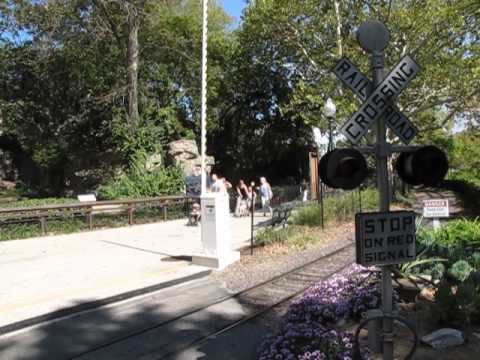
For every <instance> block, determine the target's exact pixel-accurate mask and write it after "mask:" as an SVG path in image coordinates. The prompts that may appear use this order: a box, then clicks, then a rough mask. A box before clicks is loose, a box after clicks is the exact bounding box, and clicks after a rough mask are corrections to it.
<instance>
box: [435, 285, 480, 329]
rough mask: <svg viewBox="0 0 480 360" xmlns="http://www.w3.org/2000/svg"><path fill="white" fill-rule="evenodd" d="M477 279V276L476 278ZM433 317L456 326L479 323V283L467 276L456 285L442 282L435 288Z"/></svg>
mask: <svg viewBox="0 0 480 360" xmlns="http://www.w3.org/2000/svg"><path fill="white" fill-rule="evenodd" d="M477 277H478V276H477ZM433 316H435V318H438V319H440V320H441V321H442V322H446V323H451V324H454V325H457V326H464V325H465V324H470V323H475V324H479V323H480V282H479V281H478V279H477V278H475V276H469V277H467V278H466V279H465V280H464V281H462V282H461V283H460V284H458V285H454V284H452V283H451V282H450V281H448V280H442V281H441V282H440V284H439V285H438V287H437V293H436V295H435V306H434V307H433Z"/></svg>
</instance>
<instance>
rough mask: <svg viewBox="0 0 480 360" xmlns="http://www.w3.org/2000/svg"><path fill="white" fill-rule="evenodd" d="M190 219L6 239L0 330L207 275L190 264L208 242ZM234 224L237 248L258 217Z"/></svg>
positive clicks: (0, 251) (0, 270)
mask: <svg viewBox="0 0 480 360" xmlns="http://www.w3.org/2000/svg"><path fill="white" fill-rule="evenodd" d="M265 219H266V218H264V217H257V219H256V221H255V222H256V223H258V222H260V221H265ZM185 223H186V220H177V221H169V222H162V223H155V224H147V225H136V226H131V227H125V228H116V229H107V230H99V231H91V232H84V233H77V234H69V235H59V236H50V237H39V238H32V239H28V240H13V241H4V242H0V274H2V277H1V280H0V314H1V316H0V327H1V326H5V325H7V324H11V323H14V322H19V321H22V320H25V319H29V318H32V317H35V316H39V315H42V314H46V313H51V312H54V311H58V310H60V309H65V308H71V307H73V306H79V304H85V303H89V302H90V303H91V302H95V301H98V300H99V299H105V298H107V297H111V296H114V295H118V294H122V293H126V292H129V291H132V290H136V289H140V288H145V287H149V286H152V285H155V284H159V283H166V282H171V281H172V280H178V279H185V278H189V277H192V276H195V275H198V274H202V273H205V272H206V271H208V270H209V269H207V268H204V267H201V266H195V265H192V264H191V263H190V261H189V260H190V257H191V255H192V254H193V253H194V252H196V251H198V250H199V249H201V247H202V245H201V238H200V230H201V228H200V226H199V227H190V226H185ZM231 226H232V237H233V238H232V243H233V248H235V249H239V248H242V247H244V246H247V245H248V244H249V241H250V240H249V239H250V218H240V219H238V218H232V219H231Z"/></svg>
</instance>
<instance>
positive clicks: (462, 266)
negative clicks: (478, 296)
mask: <svg viewBox="0 0 480 360" xmlns="http://www.w3.org/2000/svg"><path fill="white" fill-rule="evenodd" d="M472 271H473V267H472V266H471V265H470V264H469V263H468V262H467V261H465V260H458V261H457V262H456V263H455V264H453V265H452V267H451V268H450V270H449V273H450V274H451V275H452V276H453V277H454V278H455V279H456V280H458V281H465V280H466V279H467V278H468V277H469V276H470V273H471V272H472Z"/></svg>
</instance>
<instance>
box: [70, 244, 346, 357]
mask: <svg viewBox="0 0 480 360" xmlns="http://www.w3.org/2000/svg"><path fill="white" fill-rule="evenodd" d="M353 246H354V244H352V243H349V244H347V245H344V246H342V247H340V248H339V249H336V250H334V251H332V252H331V253H329V254H326V255H322V256H320V257H318V258H316V259H314V260H312V261H309V262H307V263H305V264H303V265H300V266H298V267H296V268H294V269H291V270H289V271H286V272H284V273H282V274H279V275H277V276H274V277H273V278H270V279H268V280H265V281H263V282H261V283H258V284H255V285H253V286H251V287H249V288H247V289H244V290H241V291H239V292H236V293H234V294H230V295H228V296H224V297H221V298H219V299H217V300H215V301H212V302H211V303H209V304H207V305H203V306H200V307H197V308H195V309H193V310H191V311H188V312H186V313H184V314H181V315H178V316H176V317H174V318H172V319H169V320H166V321H163V322H160V323H158V324H155V325H153V326H149V327H147V328H145V329H142V330H139V331H136V332H133V333H131V334H128V335H126V336H123V337H120V338H117V339H114V340H112V341H110V342H107V343H105V344H102V345H100V346H96V347H94V348H92V349H89V350H87V351H84V352H82V353H79V354H77V355H75V356H73V357H72V358H71V359H72V360H73V359H76V358H79V357H81V356H84V355H86V354H89V353H93V352H94V351H97V350H100V349H103V348H106V347H109V346H111V345H114V344H117V343H119V342H122V341H125V340H128V339H130V338H132V337H135V336H138V335H141V334H145V333H147V332H149V331H152V330H155V329H157V328H160V327H162V326H164V325H167V324H170V323H173V322H175V321H177V320H180V319H182V318H184V317H187V316H189V315H193V314H195V313H197V312H200V311H203V310H206V309H208V308H210V307H212V306H214V305H218V304H220V303H222V302H226V301H228V300H231V299H236V298H238V297H241V296H242V295H245V294H246V293H248V292H251V291H253V290H256V289H258V288H260V287H263V286H265V285H268V284H270V283H274V282H276V281H278V280H279V279H282V278H285V277H287V276H288V275H290V274H292V273H295V272H298V271H300V270H302V269H304V268H307V267H309V266H311V265H313V264H315V263H317V262H319V261H322V260H325V259H327V258H330V257H332V256H334V255H337V254H338V253H341V252H342V251H345V250H346V249H348V248H351V247H353ZM350 264H352V262H349V263H348V264H346V265H345V266H343V267H341V268H339V269H338V268H337V269H335V270H334V271H332V272H331V273H329V274H328V275H327V276H323V277H322V279H326V278H328V277H330V276H332V275H333V274H335V273H336V272H338V271H341V270H343V269H344V268H346V267H347V266H349V265H350ZM313 283H315V281H312V282H311V283H310V284H309V285H307V286H305V287H302V289H300V290H298V291H295V293H294V294H293V295H292V294H290V295H288V297H286V298H284V299H281V300H280V301H277V302H276V303H275V304H273V305H268V306H267V308H266V309H262V310H259V311H258V312H257V313H254V314H252V315H248V316H246V317H245V318H243V319H241V320H239V321H236V322H232V323H231V324H229V325H227V326H225V327H223V328H222V329H220V330H217V331H214V332H212V333H209V334H207V335H205V336H203V337H202V338H201V339H197V340H195V341H194V342H192V343H190V344H188V345H186V346H184V347H182V348H181V349H179V350H175V351H173V352H171V353H168V354H166V355H163V356H162V358H164V357H165V356H170V355H172V354H175V353H177V352H179V351H183V350H185V349H187V348H188V347H191V346H192V345H194V344H197V343H198V342H199V341H203V340H205V339H208V338H209V337H212V336H213V335H214V334H216V333H217V332H224V331H226V330H227V328H228V329H231V328H233V327H235V326H239V325H241V323H243V322H245V321H248V320H250V319H252V318H253V317H255V316H254V315H255V314H256V316H261V315H262V314H264V313H266V312H268V311H269V310H271V309H273V308H274V307H276V306H278V305H280V304H281V303H284V302H286V301H288V300H290V299H291V298H293V297H294V296H297V295H298V294H300V293H301V292H303V291H305V290H306V289H308V288H309V287H310V286H312V284H313ZM260 312H261V314H260ZM252 316H253V317H252ZM235 324H236V325H235ZM232 326H233V327H232Z"/></svg>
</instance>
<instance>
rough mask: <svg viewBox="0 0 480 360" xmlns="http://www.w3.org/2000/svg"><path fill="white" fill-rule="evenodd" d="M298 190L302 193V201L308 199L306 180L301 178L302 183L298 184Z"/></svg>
mask: <svg viewBox="0 0 480 360" xmlns="http://www.w3.org/2000/svg"><path fill="white" fill-rule="evenodd" d="M300 191H301V193H302V201H303V202H307V201H308V183H307V180H305V179H303V181H302V185H301V186H300Z"/></svg>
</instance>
